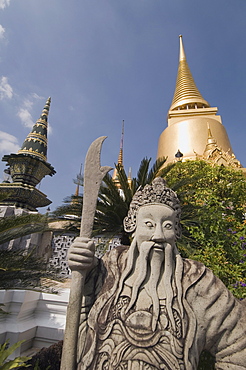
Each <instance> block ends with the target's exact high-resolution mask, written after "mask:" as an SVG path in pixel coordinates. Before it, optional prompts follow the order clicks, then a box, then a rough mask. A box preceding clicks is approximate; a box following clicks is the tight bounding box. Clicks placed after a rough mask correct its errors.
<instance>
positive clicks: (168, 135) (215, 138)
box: [157, 36, 241, 167]
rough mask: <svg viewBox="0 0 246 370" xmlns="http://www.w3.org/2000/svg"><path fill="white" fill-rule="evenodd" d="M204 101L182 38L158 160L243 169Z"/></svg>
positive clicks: (214, 111)
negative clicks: (199, 160) (202, 163)
mask: <svg viewBox="0 0 246 370" xmlns="http://www.w3.org/2000/svg"><path fill="white" fill-rule="evenodd" d="M217 111H218V108H216V107H210V105H209V103H208V102H207V101H206V100H205V99H204V98H203V97H202V95H201V93H200V92H199V90H198V88H197V87H196V84H195V81H194V79H193V77H192V74H191V72H190V69H189V66H188V64H187V61H186V55H185V51H184V46H183V42H182V36H180V55H179V67H178V74H177V81H176V89H175V92H174V97H173V101H172V104H171V107H170V109H169V112H168V127H167V128H166V129H165V130H164V131H163V132H162V134H161V135H160V138H159V145H158V154H157V157H158V158H160V157H163V156H164V157H167V162H166V163H170V162H173V161H175V160H180V159H182V160H188V159H190V160H194V159H204V160H208V161H210V162H212V163H216V164H219V165H221V164H223V165H225V166H232V167H241V165H240V162H239V161H238V160H237V159H236V158H235V155H234V154H233V150H232V148H231V144H230V141H229V138H228V135H227V133H226V129H225V127H224V126H223V124H222V121H221V117H220V116H219V115H217Z"/></svg>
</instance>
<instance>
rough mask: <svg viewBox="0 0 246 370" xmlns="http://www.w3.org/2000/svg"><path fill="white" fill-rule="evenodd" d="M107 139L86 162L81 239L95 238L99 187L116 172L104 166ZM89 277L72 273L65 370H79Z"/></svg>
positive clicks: (96, 145)
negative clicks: (80, 334)
mask: <svg viewBox="0 0 246 370" xmlns="http://www.w3.org/2000/svg"><path fill="white" fill-rule="evenodd" d="M105 139H106V136H101V137H99V138H98V139H96V140H95V141H93V143H92V144H91V146H90V147H89V149H88V152H87V155H86V159H85V167H84V195H83V208H82V219H81V228H80V236H81V237H86V238H90V237H91V233H92V229H93V223H94V216H95V211H96V205H97V198H98V192H99V188H100V185H101V182H102V179H103V178H104V176H105V175H106V173H107V172H108V171H110V170H111V169H112V168H111V167H108V166H103V167H101V164H100V154H101V147H102V143H103V141H104V140H105ZM85 275H86V272H85V271H72V279H71V288H70V296H69V303H68V307H67V317H66V329H65V334H64V342H63V350H62V360H61V370H76V367H77V341H78V329H79V319H80V311H81V304H82V296H83V290H84V281H85Z"/></svg>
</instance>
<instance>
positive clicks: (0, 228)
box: [0, 213, 48, 244]
mask: <svg viewBox="0 0 246 370" xmlns="http://www.w3.org/2000/svg"><path fill="white" fill-rule="evenodd" d="M47 228H48V217H47V215H42V214H39V213H37V214H22V215H19V216H8V217H2V218H0V244H4V243H6V242H9V241H10V240H13V239H17V238H20V237H23V236H26V235H30V234H34V233H39V232H43V231H45V230H46V229H47Z"/></svg>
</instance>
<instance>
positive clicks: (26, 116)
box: [17, 93, 44, 128]
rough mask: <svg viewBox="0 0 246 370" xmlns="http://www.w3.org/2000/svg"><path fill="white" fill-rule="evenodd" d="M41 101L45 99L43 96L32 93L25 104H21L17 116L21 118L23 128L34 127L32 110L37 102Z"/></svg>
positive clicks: (24, 101)
mask: <svg viewBox="0 0 246 370" xmlns="http://www.w3.org/2000/svg"><path fill="white" fill-rule="evenodd" d="M41 99H42V100H43V99H44V98H43V97H42V96H39V95H38V94H36V93H32V94H29V95H28V96H27V98H25V99H24V100H23V103H22V104H21V108H20V109H19V110H18V112H17V116H18V117H19V118H20V120H21V123H22V124H23V126H25V127H29V128H32V127H33V125H34V121H33V118H32V114H31V110H32V108H33V105H34V103H35V100H41ZM40 113H41V111H40ZM37 118H38V117H37Z"/></svg>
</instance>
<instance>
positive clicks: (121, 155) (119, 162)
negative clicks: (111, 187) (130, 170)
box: [112, 120, 124, 183]
mask: <svg viewBox="0 0 246 370" xmlns="http://www.w3.org/2000/svg"><path fill="white" fill-rule="evenodd" d="M123 141H124V120H123V121H122V131H121V138H120V151H119V156H118V162H117V164H118V165H119V166H121V167H122V168H123ZM117 175H118V173H117V170H116V168H115V169H114V172H113V176H112V178H113V180H114V181H115V183H117V181H118V179H117Z"/></svg>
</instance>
